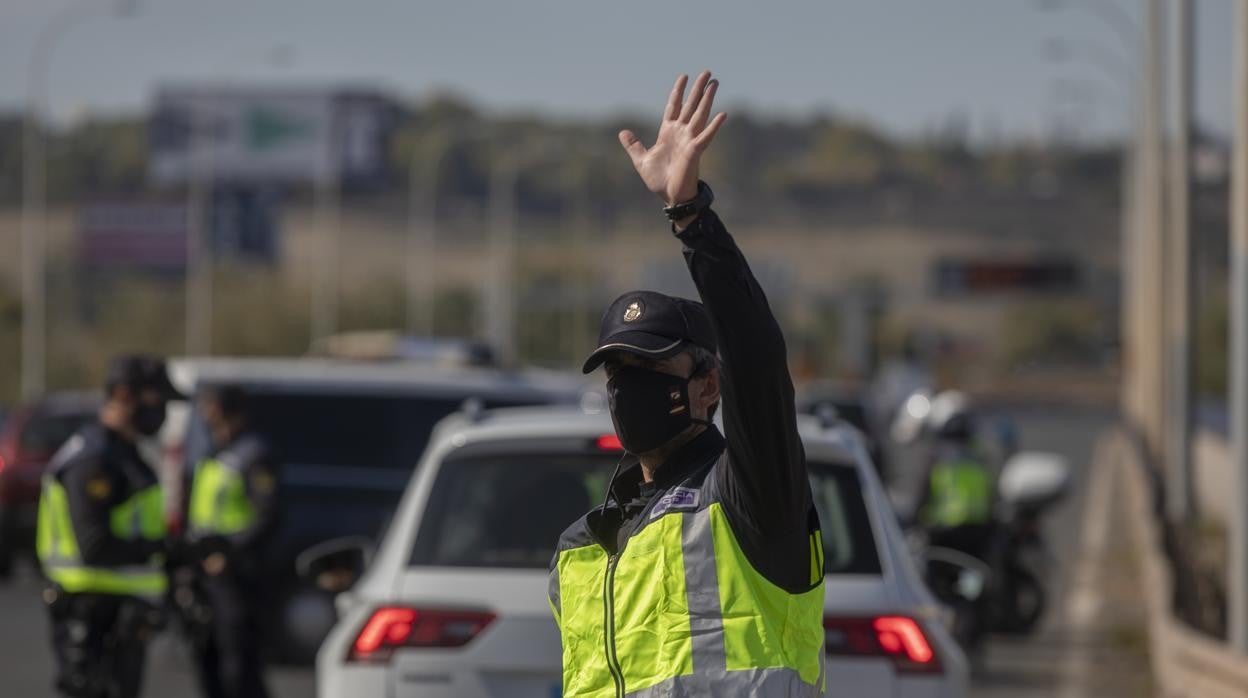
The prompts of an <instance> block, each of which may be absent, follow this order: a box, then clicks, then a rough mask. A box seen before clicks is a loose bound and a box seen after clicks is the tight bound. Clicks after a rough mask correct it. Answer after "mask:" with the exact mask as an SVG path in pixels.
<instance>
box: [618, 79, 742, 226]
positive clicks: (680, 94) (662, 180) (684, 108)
mask: <svg viewBox="0 0 1248 698" xmlns="http://www.w3.org/2000/svg"><path fill="white" fill-rule="evenodd" d="M688 81H689V76H687V75H681V76H680V77H678V78H676V84H675V85H673V86H672V94H671V95H670V96H669V97H668V99H667V109H666V110H665V111H664V112H663V122H662V123H661V124H660V125H659V136H658V138H657V139H656V140H655V142H654V145H652V146H650V147H649V148H647V147H646V146H645V145H643V144H642V142H641V140H640V139H638V138H637V135H636V134H634V133H633V132H632V131H620V144H621V145H623V146H624V150H626V151H628V156H629V157H630V158H632V160H633V167H635V168H636V169H637V174H639V175H641V180H642V181H643V182H645V183H646V188H648V189H649V190H650V191H652V192H654V193H655V195H657V196H658V197H659V198H660V199H662V200H663V202H664V203H665V204H668V205H671V204H677V203H681V202H683V201H688V200H690V199H692V198H694V196H696V195H697V193H698V159H699V158H700V157H701V156H702V152H703V151H705V150H706V148H707V146H709V145H710V144H711V140H713V139H714V138H715V133H716V132H717V131H719V127H720V126H722V125H723V124H724V120H725V119H727V118H728V115H727V114H725V113H723V112H720V113H718V114H716V115H715V118H714V119H711V118H710V115H711V107H712V106H713V105H714V103H715V90H716V89H717V88H718V87H719V81H718V80H712V79H711V71H709V70H705V71H702V73H701V74H700V75H698V77H697V79H696V80H694V81H693V89H692V90H690V92H689V97H688V98H687V99H686V98H685V85H686V84H687V83H688ZM682 100H683V104H682Z"/></svg>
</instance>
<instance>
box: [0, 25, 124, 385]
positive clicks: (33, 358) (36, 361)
mask: <svg viewBox="0 0 1248 698" xmlns="http://www.w3.org/2000/svg"><path fill="white" fill-rule="evenodd" d="M136 10H137V5H136V4H135V3H134V2H118V3H116V4H114V5H113V7H112V11H113V13H114V14H115V15H116V16H118V17H125V16H130V15H133V14H134V13H135V12H136ZM104 14H106V13H101V11H100V7H99V6H98V5H96V4H94V3H77V4H73V5H70V6H69V7H67V8H65V9H64V10H62V11H61V12H60V13H59V14H57V15H55V16H54V17H52V19H51V20H49V21H48V23H47V24H46V25H44V28H43V31H41V32H40V33H39V35H38V36H36V37H35V45H34V50H33V51H32V52H31V57H30V65H29V70H28V72H27V75H26V100H27V101H26V109H27V115H26V119H25V121H24V122H23V124H22V216H21V238H22V272H21V286H22V347H21V394H22V398H23V399H26V400H29V399H32V398H34V397H37V396H39V395H40V394H42V393H43V391H44V389H45V381H46V379H47V332H48V331H47V277H46V265H47V259H46V256H47V248H46V242H47V241H46V236H47V213H48V212H47V207H48V200H47V163H46V155H47V153H46V145H47V144H46V143H45V141H44V134H43V128H44V127H45V122H46V120H47V119H46V117H47V101H48V82H49V75H50V72H51V68H52V57H53V55H54V54H55V51H56V47H57V44H59V43H60V41H61V39H63V38H64V37H65V35H66V34H68V33H69V31H70V30H71V29H73V28H74V27H76V26H78V25H79V24H82V23H83V22H86V21H88V20H91V19H94V18H96V17H99V16H103V15H104Z"/></svg>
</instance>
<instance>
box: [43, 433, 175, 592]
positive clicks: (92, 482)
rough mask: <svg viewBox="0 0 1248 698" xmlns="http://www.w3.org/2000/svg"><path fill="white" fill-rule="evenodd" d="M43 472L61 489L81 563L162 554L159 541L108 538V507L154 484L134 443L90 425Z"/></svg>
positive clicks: (128, 561)
mask: <svg viewBox="0 0 1248 698" xmlns="http://www.w3.org/2000/svg"><path fill="white" fill-rule="evenodd" d="M48 467H49V469H50V471H51V472H52V474H53V476H54V477H56V478H58V479H59V481H60V483H61V486H62V487H64V488H65V495H66V499H67V501H68V504H69V520H70V525H71V526H72V527H73V530H74V537H75V538H76V539H77V541H78V550H79V554H80V555H81V557H82V561H83V563H84V564H86V565H90V566H92V567H116V566H122V565H136V564H142V563H145V562H147V561H148V559H149V558H150V557H151V556H152V555H153V554H155V553H158V552H160V551H161V550H162V549H163V547H164V544H163V542H162V541H148V540H126V539H123V538H118V537H117V536H115V535H113V531H112V527H111V513H112V510H113V508H114V507H116V506H118V505H119V504H121V503H122V502H124V501H126V500H127V499H129V498H130V497H132V496H134V495H135V494H136V493H138V492H139V491H141V490H144V489H147V488H148V487H151V486H153V485H156V484H157V483H158V480H157V478H156V473H155V472H153V471H152V468H151V466H149V465H148V464H147V462H146V461H144V460H143V457H142V456H141V455H140V454H139V451H138V449H137V448H136V447H135V445H134V443H133V442H131V441H129V440H127V439H126V438H124V437H123V436H121V435H120V434H118V433H117V432H114V431H112V430H110V429H108V428H106V427H104V426H103V425H100V424H91V425H88V426H86V427H83V428H82V429H80V430H79V431H78V433H77V434H75V435H74V436H73V437H72V438H71V439H70V440H69V441H68V442H67V443H66V444H65V446H64V447H63V448H62V449H61V450H60V451H59V452H58V453H57V455H56V456H55V457H54V458H53V460H52V463H51V464H49V466H48Z"/></svg>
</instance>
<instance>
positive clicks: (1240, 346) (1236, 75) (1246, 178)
mask: <svg viewBox="0 0 1248 698" xmlns="http://www.w3.org/2000/svg"><path fill="white" fill-rule="evenodd" d="M1232 31H1233V37H1234V42H1235V48H1234V62H1233V68H1232V71H1233V72H1232V76H1233V77H1232V90H1233V91H1234V95H1235V120H1234V127H1233V128H1234V130H1233V132H1232V137H1233V138H1234V145H1233V151H1232V152H1233V155H1232V161H1231V189H1230V206H1231V317H1230V322H1231V365H1230V376H1231V385H1230V393H1231V466H1232V469H1231V472H1232V473H1233V475H1232V477H1233V479H1234V490H1233V492H1232V496H1231V500H1230V501H1231V507H1230V509H1231V521H1230V534H1229V540H1228V546H1229V547H1230V565H1229V570H1228V574H1227V577H1228V582H1227V587H1226V588H1227V595H1228V597H1229V598H1228V602H1229V603H1228V606H1229V608H1228V615H1227V622H1228V624H1229V628H1230V640H1231V646H1232V647H1233V648H1234V650H1235V651H1236V652H1238V653H1239V654H1240V655H1248V3H1245V2H1238V3H1236V4H1235V20H1234V26H1233V30H1232Z"/></svg>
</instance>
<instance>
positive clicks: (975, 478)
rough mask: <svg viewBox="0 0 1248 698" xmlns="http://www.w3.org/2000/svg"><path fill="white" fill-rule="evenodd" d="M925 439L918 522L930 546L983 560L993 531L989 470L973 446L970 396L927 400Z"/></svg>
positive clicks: (950, 392)
mask: <svg viewBox="0 0 1248 698" xmlns="http://www.w3.org/2000/svg"><path fill="white" fill-rule="evenodd" d="M925 422H926V423H925V425H924V431H925V435H926V437H927V438H928V444H927V446H928V449H929V452H928V455H927V462H926V463H925V467H924V472H923V477H922V480H921V481H920V483H921V484H920V486H921V488H922V489H921V490H920V493H919V500H918V503H917V505H916V511H917V513H918V522H919V523H920V524H921V525H922V526H923V528H924V529H925V530H926V531H927V532H928V536H929V538H930V542H931V543H932V545H937V546H941V547H947V548H953V549H955V550H960V551H962V552H965V553H967V554H968V555H972V556H975V557H978V558H980V559H984V556H985V555H986V554H987V552H988V551H987V546H988V544H989V541H990V539H991V535H992V522H993V504H994V500H995V497H994V496H993V493H994V491H995V488H994V486H993V481H994V478H993V473H992V470H991V467H990V465H989V463H988V460H987V459H986V458H985V457H984V455H983V454H982V453H981V452H980V450H979V449H978V448H977V444H976V421H975V415H974V412H973V410H972V409H971V405H970V400H969V398H967V397H966V395H964V394H963V393H961V392H958V391H956V390H946V391H943V392H941V393H939V394H938V395H936V396H935V397H934V398H932V400H931V407H930V411H929V412H928V414H927V416H926V418H925Z"/></svg>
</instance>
